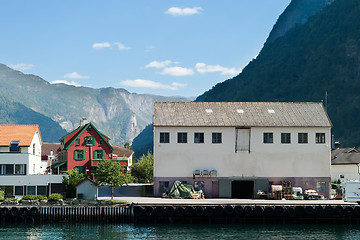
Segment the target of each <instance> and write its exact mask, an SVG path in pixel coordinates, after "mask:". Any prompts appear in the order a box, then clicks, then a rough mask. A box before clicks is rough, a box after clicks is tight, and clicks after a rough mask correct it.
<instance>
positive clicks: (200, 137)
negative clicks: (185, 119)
mask: <svg viewBox="0 0 360 240" xmlns="http://www.w3.org/2000/svg"><path fill="white" fill-rule="evenodd" d="M194 143H204V133H200V132H196V133H194Z"/></svg>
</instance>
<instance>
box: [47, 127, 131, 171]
mask: <svg viewBox="0 0 360 240" xmlns="http://www.w3.org/2000/svg"><path fill="white" fill-rule="evenodd" d="M109 140H110V139H109V137H107V136H106V135H104V134H103V133H101V132H100V131H98V130H97V129H96V127H95V126H94V125H93V124H92V123H91V122H90V123H87V124H84V125H80V127H78V128H77V129H75V130H74V131H72V132H71V133H69V134H67V135H65V136H64V137H62V138H61V139H60V142H61V147H60V150H59V152H58V162H57V163H56V164H54V165H53V166H52V169H53V173H58V174H60V173H63V172H65V171H67V170H71V169H77V170H78V171H79V173H84V174H86V175H89V176H91V175H92V173H94V170H95V168H96V166H97V165H98V164H99V163H100V162H101V161H103V160H104V159H110V160H113V161H116V162H119V163H120V164H121V165H126V166H128V165H131V158H129V157H128V156H125V155H124V156H118V155H117V154H114V153H113V150H114V148H113V147H112V146H111V145H110V143H109ZM129 151H130V150H129ZM127 155H129V154H127ZM130 156H131V157H132V151H131V154H130Z"/></svg>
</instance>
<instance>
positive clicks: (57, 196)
mask: <svg viewBox="0 0 360 240" xmlns="http://www.w3.org/2000/svg"><path fill="white" fill-rule="evenodd" d="M62 199H63V196H62V195H61V194H60V193H53V194H51V195H50V196H49V197H48V201H50V202H51V201H54V202H55V201H59V200H62Z"/></svg>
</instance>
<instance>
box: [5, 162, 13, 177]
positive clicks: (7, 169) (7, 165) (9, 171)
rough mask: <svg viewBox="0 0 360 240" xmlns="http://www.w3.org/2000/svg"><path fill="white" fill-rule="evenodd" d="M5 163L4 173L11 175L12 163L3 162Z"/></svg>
mask: <svg viewBox="0 0 360 240" xmlns="http://www.w3.org/2000/svg"><path fill="white" fill-rule="evenodd" d="M4 165H5V174H6V175H13V174H14V164H4Z"/></svg>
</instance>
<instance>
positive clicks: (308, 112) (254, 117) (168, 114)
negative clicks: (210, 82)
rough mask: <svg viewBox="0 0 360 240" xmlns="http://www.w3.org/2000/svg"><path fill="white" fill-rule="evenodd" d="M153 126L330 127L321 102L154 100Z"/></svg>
mask: <svg viewBox="0 0 360 240" xmlns="http://www.w3.org/2000/svg"><path fill="white" fill-rule="evenodd" d="M153 124H154V126H187V127H192V126H204V127H210V126H212V127H215V126H224V127H295V126H296V127H331V126H332V125H331V122H330V120H329V118H328V115H327V114H326V112H325V109H324V107H323V105H322V103H293V102H156V103H154V122H153Z"/></svg>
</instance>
